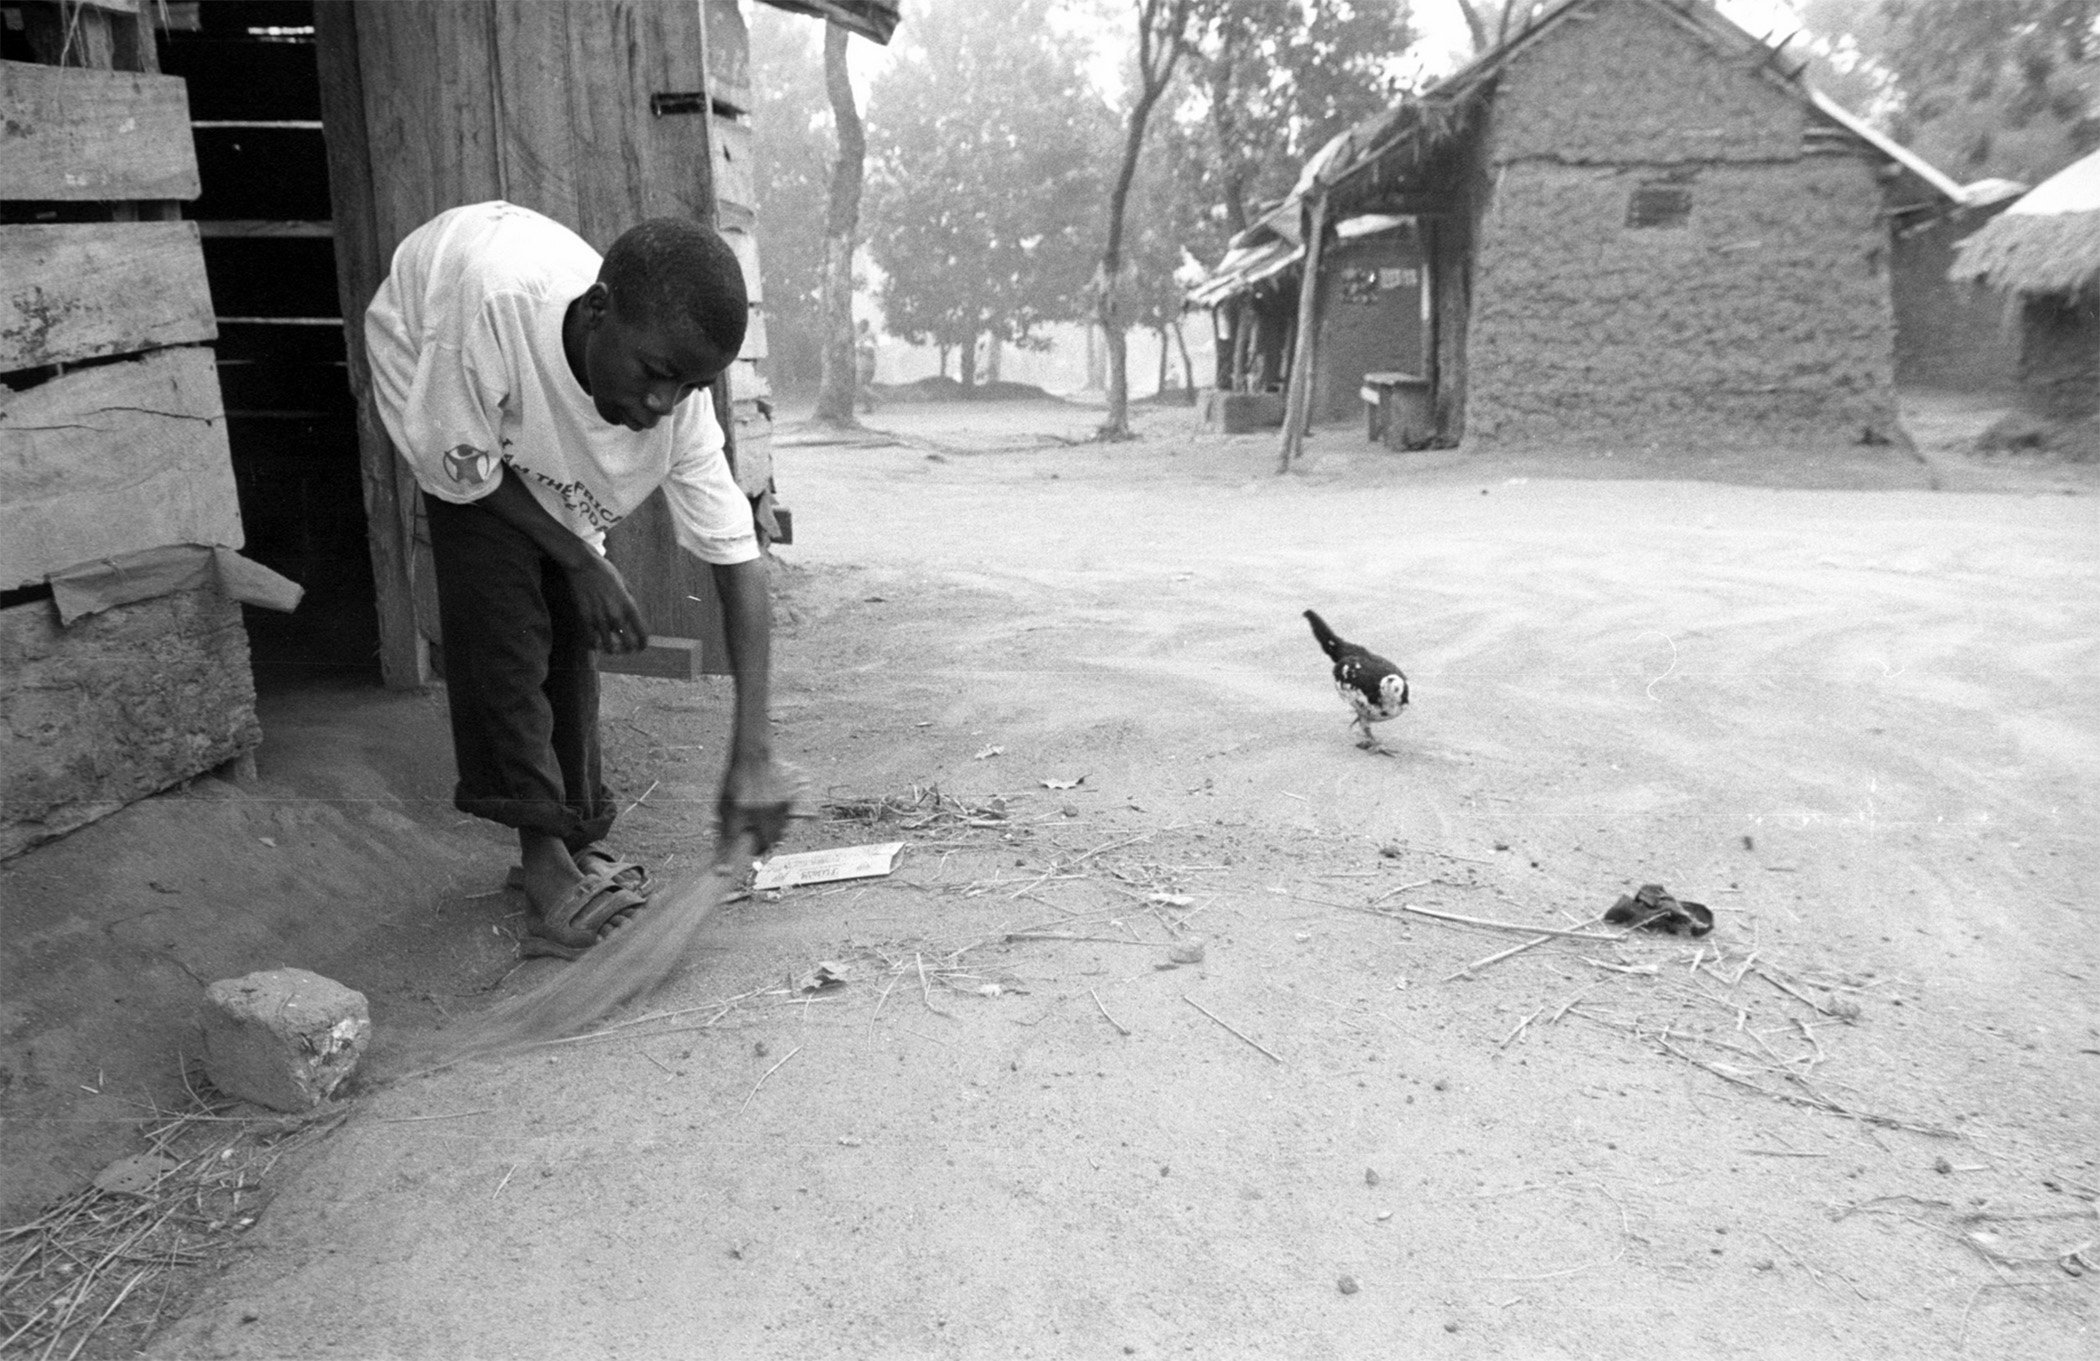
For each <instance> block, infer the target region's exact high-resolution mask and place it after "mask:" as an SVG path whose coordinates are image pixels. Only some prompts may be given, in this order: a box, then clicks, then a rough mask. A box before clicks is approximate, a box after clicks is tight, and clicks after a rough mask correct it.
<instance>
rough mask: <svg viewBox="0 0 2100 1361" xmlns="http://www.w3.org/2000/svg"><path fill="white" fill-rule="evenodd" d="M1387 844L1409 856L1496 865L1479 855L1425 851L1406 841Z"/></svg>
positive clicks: (1470, 863)
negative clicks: (1424, 856)
mask: <svg viewBox="0 0 2100 1361" xmlns="http://www.w3.org/2000/svg"><path fill="white" fill-rule="evenodd" d="M1385 844H1386V845H1388V846H1398V847H1399V848H1400V849H1401V850H1403V851H1405V852H1407V853H1408V854H1409V855H1433V856H1435V857H1436V858H1437V859H1439V860H1463V861H1465V862H1466V863H1467V864H1469V865H1492V864H1494V863H1495V862H1494V861H1492V860H1482V859H1481V858H1480V857H1479V856H1477V855H1457V854H1455V853H1453V852H1451V851H1431V850H1425V849H1423V848H1422V847H1420V846H1410V845H1408V844H1407V843H1406V842H1405V841H1388V842H1386V843H1385Z"/></svg>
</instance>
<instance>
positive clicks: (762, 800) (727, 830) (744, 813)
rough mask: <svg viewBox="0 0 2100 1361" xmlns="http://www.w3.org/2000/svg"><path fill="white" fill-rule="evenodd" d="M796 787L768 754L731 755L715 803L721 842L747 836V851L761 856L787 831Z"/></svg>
mask: <svg viewBox="0 0 2100 1361" xmlns="http://www.w3.org/2000/svg"><path fill="white" fill-rule="evenodd" d="M800 788H801V782H800V781H799V780H797V779H796V778H795V776H794V774H793V772H791V771H790V770H789V769H788V768H787V767H786V766H783V765H782V764H781V763H780V762H778V761H776V760H774V759H773V758H772V757H770V756H763V757H731V758H730V762H729V769H728V770H727V771H725V772H724V773H723V776H722V797H721V799H720V801H719V802H718V803H717V804H716V806H715V817H716V820H717V822H718V823H719V824H720V826H719V828H718V829H717V830H718V832H719V834H720V837H721V844H723V845H724V846H728V845H730V844H732V843H734V842H735V841H736V839H737V838H738V837H739V836H749V837H750V838H751V853H752V854H753V855H764V854H765V853H766V852H767V851H768V850H770V849H772V847H773V845H774V843H775V842H777V841H779V840H780V837H781V833H783V832H784V831H786V830H787V821H788V813H789V811H790V810H791V809H792V807H793V805H794V802H795V795H796V794H797V793H798V792H799V791H800ZM738 868H740V869H741V868H742V866H738Z"/></svg>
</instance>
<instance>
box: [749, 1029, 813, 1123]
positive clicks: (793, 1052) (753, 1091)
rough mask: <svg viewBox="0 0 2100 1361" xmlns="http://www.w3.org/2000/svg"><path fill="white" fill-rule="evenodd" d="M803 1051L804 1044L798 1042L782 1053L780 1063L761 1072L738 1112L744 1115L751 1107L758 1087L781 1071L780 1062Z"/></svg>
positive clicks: (784, 1061)
mask: <svg viewBox="0 0 2100 1361" xmlns="http://www.w3.org/2000/svg"><path fill="white" fill-rule="evenodd" d="M801 1052H802V1046H801V1045H799V1044H798V1045H796V1046H795V1047H794V1048H793V1049H790V1050H788V1051H787V1052H786V1053H785V1054H782V1055H781V1056H780V1063H776V1064H774V1065H773V1066H772V1067H771V1068H768V1069H766V1071H765V1072H764V1073H761V1074H760V1075H759V1079H758V1081H756V1082H754V1083H752V1084H751V1092H750V1095H748V1096H746V1097H745V1098H744V1104H743V1105H741V1106H738V1107H737V1108H736V1113H737V1114H738V1115H742V1114H743V1113H744V1112H745V1111H746V1110H747V1109H749V1107H750V1105H751V1102H752V1099H753V1098H754V1097H756V1096H757V1095H758V1089H759V1088H761V1087H763V1086H765V1085H766V1079H767V1078H769V1077H771V1076H773V1074H775V1073H777V1072H779V1071H780V1064H781V1063H786V1062H787V1061H788V1060H789V1059H791V1058H793V1057H795V1055H797V1054H799V1053H801Z"/></svg>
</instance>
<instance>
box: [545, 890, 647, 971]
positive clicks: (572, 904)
mask: <svg viewBox="0 0 2100 1361" xmlns="http://www.w3.org/2000/svg"><path fill="white" fill-rule="evenodd" d="M647 902H648V900H647V899H646V898H644V897H642V896H641V895H640V894H639V893H636V892H635V891H634V890H632V889H630V888H627V887H626V886H624V885H622V884H616V883H614V882H613V881H612V880H611V879H609V878H607V877H605V876H604V875H596V876H593V877H591V878H587V879H583V880H581V881H579V882H578V883H577V884H576V886H575V887H574V888H572V889H570V890H569V892H568V893H567V894H566V895H565V896H564V897H563V898H562V900H561V901H560V902H559V903H556V904H555V905H554V906H553V907H552V908H550V909H548V910H547V912H545V913H544V914H543V915H541V917H540V918H539V920H537V921H535V922H533V923H532V925H531V927H530V928H529V930H530V931H531V933H532V937H533V938H537V939H539V940H542V941H546V942H549V943H551V944H553V945H556V946H559V947H560V951H556V952H552V953H563V957H564V958H567V959H574V958H575V957H576V954H580V953H582V952H583V951H584V950H587V949H589V948H590V947H591V946H593V945H595V944H597V943H598V942H599V941H600V940H602V939H604V935H605V928H606V926H607V925H608V924H609V923H610V922H611V921H612V920H613V918H615V917H618V916H621V915H623V914H626V913H630V912H633V911H635V910H636V909H637V908H640V907H643V906H645V905H646V904H647ZM570 951H573V952H575V953H564V952H570Z"/></svg>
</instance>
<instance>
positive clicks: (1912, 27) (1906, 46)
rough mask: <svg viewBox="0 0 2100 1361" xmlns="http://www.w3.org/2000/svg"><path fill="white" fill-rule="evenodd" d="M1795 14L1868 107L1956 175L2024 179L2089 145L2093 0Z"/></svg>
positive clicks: (1870, 2)
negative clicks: (1867, 97) (1861, 91)
mask: <svg viewBox="0 0 2100 1361" xmlns="http://www.w3.org/2000/svg"><path fill="white" fill-rule="evenodd" d="M1802 21H1803V23H1804V24H1805V25H1806V26H1807V27H1808V28H1809V30H1810V33H1811V35H1812V42H1811V48H1812V50H1813V51H1814V52H1815V54H1816V58H1817V60H1819V61H1822V62H1825V63H1828V64H1830V65H1831V66H1832V67H1835V68H1838V69H1840V70H1841V72H1842V73H1843V74H1844V75H1845V76H1846V77H1847V78H1848V79H1851V80H1852V81H1853V82H1854V84H1855V89H1858V88H1860V87H1864V88H1865V89H1867V90H1868V91H1870V92H1871V93H1872V95H1873V96H1874V98H1873V99H1872V100H1871V102H1870V103H1869V107H1868V109H1867V111H1868V112H1869V113H1876V114H1879V115H1880V117H1881V120H1882V121H1883V122H1884V123H1885V124H1886V126H1887V129H1888V131H1889V132H1890V133H1891V134H1892V135H1893V136H1895V137H1896V138H1897V139H1898V140H1899V141H1902V142H1904V143H1906V144H1908V145H1910V146H1911V147H1912V148H1913V149H1915V150H1916V151H1917V152H1918V153H1919V154H1921V155H1923V156H1924V157H1925V158H1926V159H1927V160H1928V161H1931V162H1933V163H1934V164H1936V165H1938V166H1940V167H1941V168H1943V169H1945V170H1947V171H1948V172H1949V173H1950V174H1952V175H1954V176H1955V177H1956V178H1957V179H1978V178H1982V177H1984V176H2002V177H2006V178H2011V179H2020V180H2025V181H2026V182H2028V183H2030V184H2032V183H2036V182H2038V181H2040V180H2042V179H2044V178H2046V177H2048V176H2049V175H2050V174H2053V173H2054V172H2055V171H2057V170H2059V169H2061V168H2063V167H2064V166H2065V165H2067V164H2069V163H2070V162H2071V161H2073V160H2075V159H2077V158H2078V157H2079V156H2081V155H2083V154H2085V153H2086V152H2087V151H2090V150H2092V148H2093V147H2094V146H2095V145H2100V0H1808V3H1807V4H1805V5H1804V6H1803V9H1802ZM1856 97H1857V96H1856V95H1855V98H1856ZM1848 102H1851V101H1848Z"/></svg>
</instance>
